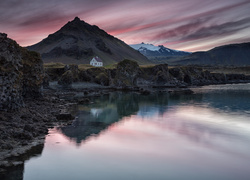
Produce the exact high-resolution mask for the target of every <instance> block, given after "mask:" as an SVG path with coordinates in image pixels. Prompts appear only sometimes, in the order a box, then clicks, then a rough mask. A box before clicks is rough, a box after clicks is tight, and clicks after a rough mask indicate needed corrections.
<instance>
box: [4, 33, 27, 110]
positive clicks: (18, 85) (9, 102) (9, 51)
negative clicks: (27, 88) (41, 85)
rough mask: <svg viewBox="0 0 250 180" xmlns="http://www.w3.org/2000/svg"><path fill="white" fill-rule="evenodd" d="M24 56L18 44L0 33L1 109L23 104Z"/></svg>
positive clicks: (14, 107)
mask: <svg viewBox="0 0 250 180" xmlns="http://www.w3.org/2000/svg"><path fill="white" fill-rule="evenodd" d="M22 66H23V65H22V56H21V51H20V48H19V46H18V44H17V43H16V42H15V41H13V40H11V39H9V38H7V34H2V33H1V34H0V93H1V94H0V110H3V109H17V108H18V107H20V106H22V105H23V98H22V86H23V84H22V83H23V73H22V71H21V68H22Z"/></svg>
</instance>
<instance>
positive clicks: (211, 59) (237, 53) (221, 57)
mask: <svg viewBox="0 0 250 180" xmlns="http://www.w3.org/2000/svg"><path fill="white" fill-rule="evenodd" d="M168 63H169V64H173V65H219V66H247V65H250V42H245V43H238V44H227V45H223V46H218V47H214V48H213V49H211V50H208V51H198V52H194V53H192V54H190V55H188V56H184V57H178V58H172V59H170V60H169V61H168Z"/></svg>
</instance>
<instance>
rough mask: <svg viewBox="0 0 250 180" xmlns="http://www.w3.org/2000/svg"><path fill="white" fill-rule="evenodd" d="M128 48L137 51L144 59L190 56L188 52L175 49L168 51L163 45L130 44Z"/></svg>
mask: <svg viewBox="0 0 250 180" xmlns="http://www.w3.org/2000/svg"><path fill="white" fill-rule="evenodd" d="M130 47H132V48H134V49H135V50H137V51H139V52H140V53H142V54H143V55H144V56H146V57H150V56H184V55H188V54H191V53H190V52H185V51H179V50H175V49H169V48H167V47H165V46H163V45H158V46H154V45H153V44H147V43H144V42H142V43H141V44H130Z"/></svg>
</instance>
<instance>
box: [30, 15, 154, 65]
mask: <svg viewBox="0 0 250 180" xmlns="http://www.w3.org/2000/svg"><path fill="white" fill-rule="evenodd" d="M27 48H28V49H30V50H33V51H37V52H39V53H41V56H42V59H43V61H44V62H45V63H48V62H62V63H65V64H89V62H90V59H91V58H92V57H94V56H98V57H100V58H101V59H102V60H103V62H104V65H108V64H113V63H117V62H119V61H122V60H123V59H130V60H134V61H136V62H138V63H139V64H149V63H150V62H149V60H148V59H147V58H146V57H145V56H143V55H142V54H140V53H139V52H138V51H136V50H134V49H133V48H131V47H130V46H129V45H127V44H126V43H124V42H123V41H121V40H119V39H117V38H115V37H113V36H111V35H109V34H108V33H106V32H105V31H104V30H102V29H100V28H99V27H97V26H95V25H93V26H92V25H90V24H88V23H86V22H84V21H82V20H80V19H79V18H78V17H75V19H74V20H73V21H69V22H68V23H67V24H66V25H64V26H63V27H62V28H61V29H60V30H58V31H57V32H55V33H54V34H50V35H49V36H48V37H47V38H45V39H43V40H42V41H41V42H39V43H37V44H34V45H32V46H29V47H27Z"/></svg>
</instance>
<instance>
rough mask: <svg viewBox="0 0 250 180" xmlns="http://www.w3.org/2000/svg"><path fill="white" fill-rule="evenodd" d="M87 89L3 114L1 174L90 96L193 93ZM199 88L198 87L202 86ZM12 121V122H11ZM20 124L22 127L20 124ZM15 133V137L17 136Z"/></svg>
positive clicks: (48, 92) (48, 95)
mask: <svg viewBox="0 0 250 180" xmlns="http://www.w3.org/2000/svg"><path fill="white" fill-rule="evenodd" d="M241 83H242V84H247V83H250V81H245V82H231V83H221V84H207V85H222V84H241ZM85 85H87V86H88V87H85V88H78V89H73V88H66V89H52V88H50V89H44V90H43V97H40V98H38V99H25V106H24V107H22V108H20V109H19V110H17V111H14V112H0V121H1V122H2V124H3V125H2V126H1V129H0V130H1V131H2V132H3V133H2V134H1V136H5V137H1V146H0V148H1V152H0V175H4V173H5V172H7V170H8V169H9V168H13V167H16V166H20V165H22V166H23V165H24V163H25V160H27V159H29V158H30V157H32V155H31V156H30V157H28V158H27V157H25V155H26V154H29V152H30V151H32V149H36V147H40V146H43V145H44V140H45V136H46V135H47V134H48V130H49V129H50V128H53V127H55V126H65V125H69V124H71V123H72V121H73V120H74V119H75V118H74V116H73V115H72V112H70V109H71V108H72V107H74V106H76V105H77V104H88V103H90V100H89V98H90V97H96V96H101V95H104V94H109V93H112V92H115V91H125V92H136V93H139V94H143V95H148V94H151V93H169V94H170V95H181V94H192V93H193V91H192V90H190V88H193V87H194V86H188V87H170V86H159V87H148V86H144V87H142V86H141V87H139V86H138V87H126V88H117V87H116V88H115V87H107V86H99V87H98V88H97V87H95V88H94V89H93V86H92V85H94V86H95V85H96V84H85ZM202 86H204V85H201V86H195V87H202ZM7 119H8V121H7ZM18 122H19V123H20V124H18ZM13 133H14V134H13ZM23 157H25V158H23Z"/></svg>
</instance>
